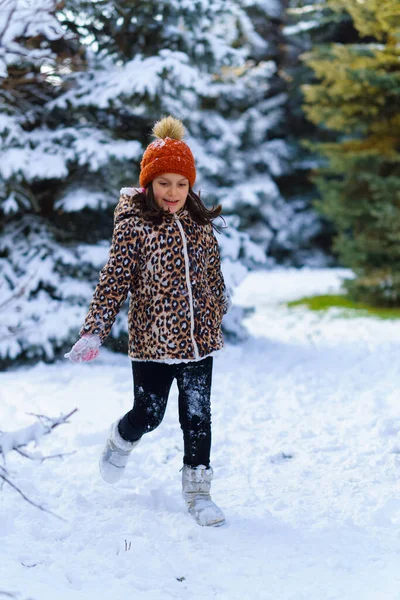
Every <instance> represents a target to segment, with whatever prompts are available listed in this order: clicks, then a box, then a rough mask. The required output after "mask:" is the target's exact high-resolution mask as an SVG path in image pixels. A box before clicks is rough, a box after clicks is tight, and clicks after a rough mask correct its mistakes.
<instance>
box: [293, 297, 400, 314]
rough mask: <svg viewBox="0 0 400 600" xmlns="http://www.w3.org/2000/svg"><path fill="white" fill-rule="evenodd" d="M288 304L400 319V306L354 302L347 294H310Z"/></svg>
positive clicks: (312, 308)
mask: <svg viewBox="0 0 400 600" xmlns="http://www.w3.org/2000/svg"><path fill="white" fill-rule="evenodd" d="M285 305H286V306H289V307H293V306H306V307H307V308H308V309H310V310H328V309H329V308H338V309H342V310H341V312H342V315H341V316H346V317H365V316H368V315H371V316H374V317H378V318H380V319H400V308H376V307H375V306H369V305H368V304H364V303H363V302H353V301H352V300H349V298H348V297H347V296H345V295H329V294H327V295H325V296H309V297H305V298H300V299H299V300H293V301H291V302H286V303H285Z"/></svg>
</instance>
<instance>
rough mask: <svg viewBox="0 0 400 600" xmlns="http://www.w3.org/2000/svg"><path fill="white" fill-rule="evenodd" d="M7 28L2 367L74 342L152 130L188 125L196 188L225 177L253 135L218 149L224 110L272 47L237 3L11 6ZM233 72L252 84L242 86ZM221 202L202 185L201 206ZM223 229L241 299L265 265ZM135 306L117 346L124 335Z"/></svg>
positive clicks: (48, 0)
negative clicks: (167, 119)
mask: <svg viewBox="0 0 400 600" xmlns="http://www.w3.org/2000/svg"><path fill="white" fill-rule="evenodd" d="M247 4H250V3H249V2H248V3H247ZM0 31H1V32H2V39H1V59H2V61H3V62H2V67H1V68H2V80H1V89H0V93H1V94H2V100H3V105H4V107H5V108H4V110H2V114H1V116H0V123H1V133H0V135H1V139H2V149H1V151H2V154H1V161H0V186H1V187H0V189H1V193H0V211H1V215H2V225H1V235H0V240H1V246H0V269H1V274H2V280H3V282H4V283H3V286H2V287H1V288H0V294H1V298H0V301H1V302H2V304H3V301H4V306H5V307H6V309H5V311H4V320H3V324H4V328H2V333H4V335H2V339H1V343H0V360H3V364H7V361H10V360H13V359H15V358H17V357H19V358H35V357H36V358H44V359H45V360H52V359H53V358H54V357H55V356H59V355H60V354H61V353H62V352H63V351H64V349H66V348H67V347H68V346H69V345H70V344H71V343H73V342H74V341H75V339H76V336H77V334H78V331H79V328H80V326H81V324H82V321H83V318H84V316H85V314H86V311H87V308H88V304H89V301H90V298H91V295H92V292H93V289H94V285H95V283H96V281H97V279H98V273H99V270H100V268H101V267H102V266H103V264H104V263H105V262H106V259H107V248H108V247H109V243H110V238H111V233H112V213H113V208H114V206H115V204H116V202H117V200H118V195H119V189H120V188H121V187H125V186H130V185H135V184H136V182H137V180H138V173H139V162H140V158H141V156H142V153H143V151H144V148H145V146H146V145H147V143H148V142H149V141H150V140H149V134H150V130H151V126H152V125H153V123H154V121H155V120H157V119H159V118H160V116H163V115H164V114H173V115H174V116H178V117H180V118H182V120H183V121H184V123H185V125H186V127H187V129H188V132H189V135H188V138H187V141H188V143H189V145H190V146H191V147H192V148H193V151H194V154H195V157H196V162H197V167H198V173H199V181H198V183H199V185H200V187H201V188H203V189H204V187H205V182H206V181H211V179H212V177H214V176H215V174H218V176H219V177H221V179H224V176H223V174H224V173H225V175H226V176H228V174H229V173H230V171H231V168H232V165H231V162H230V156H225V155H224V151H223V148H224V147H225V148H226V147H227V144H229V143H230V144H231V145H232V147H235V146H237V145H238V143H239V141H238V135H239V134H240V135H245V131H243V128H242V129H240V128H239V130H238V131H231V132H230V131H229V127H225V126H224V127H223V132H224V136H225V138H224V139H223V140H222V144H221V146H220V149H218V135H219V133H218V131H219V130H218V131H217V132H216V131H215V129H214V128H216V127H217V125H218V127H219V128H220V130H221V131H222V129H221V128H222V126H223V119H222V117H221V118H219V117H218V114H217V112H216V111H217V110H218V106H217V102H218V101H219V99H220V96H221V97H222V96H223V94H225V96H226V97H227V98H228V97H229V94H232V95H233V96H234V97H238V98H239V97H244V93H245V89H246V85H247V82H250V81H251V79H253V80H254V85H255V86H256V80H257V77H258V80H260V77H261V75H257V74H256V75H251V68H250V65H246V60H247V57H248V55H249V52H250V49H251V48H254V47H255V46H259V45H262V44H263V41H262V39H261V37H260V36H259V35H258V34H257V33H256V31H255V30H254V28H253V26H252V23H251V20H250V18H249V16H248V14H247V13H246V11H245V10H244V9H243V7H242V6H241V5H240V3H239V2H233V1H232V2H225V1H222V0H218V1H215V0H214V1H213V2H211V1H208V0H202V2H191V1H190V2H189V1H184V2H178V1H168V2H167V1H163V2H157V3H155V2H148V1H139V0H127V1H126V2H124V3H122V2H121V3H119V2H110V1H108V0H101V1H99V2H95V3H93V2H89V1H86V0H71V2H69V3H68V5H63V4H60V5H58V4H57V3H56V2H55V1H52V0H40V1H39V2H37V3H36V4H35V6H33V4H31V3H25V2H21V1H20V0H9V1H8V3H7V11H5V12H2V14H1V27H0ZM5 32H7V34H5ZM244 65H246V68H244ZM268 68H269V67H268ZM235 69H237V70H238V72H239V73H242V71H243V70H244V71H245V73H246V76H247V79H246V78H245V77H244V78H243V79H242V80H240V81H239V77H237V81H236V79H235V76H233V73H234V72H235ZM225 72H226V73H229V76H228V75H227V76H226V77H225V75H224V73H225ZM21 81H22V83H21ZM212 106H214V107H215V110H214V111H213V110H211V108H209V107H212ZM215 133H217V135H215ZM209 137H210V138H211V137H213V141H212V143H208V142H209V139H208V138H209ZM217 184H218V182H217V181H215V182H214V183H213V185H214V186H215V185H217ZM212 191H213V190H212V188H210V187H205V197H206V199H207V198H209V199H210V200H213V199H214V198H213V197H212ZM222 193H223V194H224V195H225V194H226V190H223V192H222ZM217 196H218V200H219V201H220V200H223V197H221V196H220V194H217ZM227 221H228V224H229V225H230V227H229V229H228V230H226V231H224V232H223V235H221V240H220V243H221V249H222V257H223V264H224V271H225V273H226V276H227V284H228V287H229V288H230V289H231V290H232V289H233V287H234V286H235V285H236V284H237V283H238V282H239V281H240V279H241V278H242V277H243V276H244V275H245V273H246V272H247V270H248V269H249V268H250V267H251V266H252V265H254V264H256V263H258V264H262V263H265V260H266V259H265V254H264V252H263V251H262V249H260V248H258V247H257V246H256V245H255V244H254V243H252V242H251V240H250V238H249V236H248V235H247V234H246V233H244V232H239V231H238V230H237V228H238V227H239V225H240V222H239V219H238V218H237V217H236V216H235V215H232V216H230V217H229V216H228V217H227ZM126 308H127V307H126V306H125V309H124V310H123V311H122V312H121V313H120V315H119V317H118V319H117V322H116V323H115V325H114V327H113V330H112V334H111V336H110V337H113V338H114V339H115V340H120V341H122V340H123V339H124V336H126ZM228 317H229V318H228ZM228 317H227V319H226V321H225V327H226V330H227V331H231V332H232V333H234V332H235V334H239V333H240V321H241V317H242V313H241V311H238V310H237V311H233V312H232V314H230V315H228ZM3 329H4V331H3Z"/></svg>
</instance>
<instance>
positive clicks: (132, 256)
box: [79, 196, 139, 343]
mask: <svg viewBox="0 0 400 600" xmlns="http://www.w3.org/2000/svg"><path fill="white" fill-rule="evenodd" d="M138 242H139V234H138V230H137V228H136V227H135V217H134V215H133V212H132V204H131V201H130V199H129V198H128V197H127V196H121V198H120V200H119V202H118V204H117V206H116V208H115V211H114V232H113V236H112V242H111V247H110V251H109V256H108V260H107V263H106V264H105V265H104V267H103V268H102V269H101V271H100V273H99V275H100V277H99V283H98V284H97V286H96V289H95V291H94V294H93V298H92V301H91V303H90V306H89V312H88V314H87V316H86V319H85V322H84V324H83V326H82V328H81V329H80V331H79V335H80V336H82V335H84V334H86V333H93V334H97V335H99V336H100V340H101V343H103V342H104V340H105V339H106V337H107V336H108V334H109V333H110V331H111V327H112V326H113V323H114V321H115V318H116V316H117V314H118V312H119V310H120V309H121V306H122V305H123V303H124V302H125V300H126V298H127V295H128V292H129V289H130V288H131V286H132V282H133V280H134V277H135V271H136V268H137V264H138V248H139V243H138Z"/></svg>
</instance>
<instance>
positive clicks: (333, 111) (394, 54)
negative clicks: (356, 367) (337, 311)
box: [304, 0, 400, 306]
mask: <svg viewBox="0 0 400 600" xmlns="http://www.w3.org/2000/svg"><path fill="white" fill-rule="evenodd" d="M327 4H328V6H329V8H330V9H331V10H332V11H334V12H335V13H336V14H339V13H340V12H344V11H345V12H347V13H348V14H350V16H351V18H352V19H353V22H354V26H355V28H356V29H357V30H358V32H359V35H360V37H361V40H360V42H359V43H352V44H346V45H343V44H331V45H328V46H322V47H319V48H317V49H315V50H313V51H312V52H309V53H306V55H305V56H304V59H305V61H306V62H307V64H308V65H310V66H311V67H312V69H313V70H314V72H315V74H316V76H317V78H318V83H316V84H313V85H306V86H304V94H305V105H304V110H305V111H306V114H307V116H308V118H309V119H310V120H311V121H312V122H314V123H316V124H318V125H319V126H320V128H321V132H322V134H323V133H324V132H325V131H326V130H328V131H329V130H333V131H336V132H339V134H340V138H339V140H338V141H337V142H324V143H321V144H319V145H318V146H317V149H318V150H319V151H320V152H321V153H322V155H323V156H324V157H325V159H326V164H325V166H324V167H323V168H321V169H319V170H318V174H317V177H316V183H317V185H318V187H319V190H320V192H321V196H322V199H321V201H319V202H318V203H316V204H317V208H318V209H319V210H320V211H321V213H322V214H324V215H326V216H327V217H329V218H330V219H332V221H333V222H334V224H335V226H336V228H337V235H336V237H335V241H334V250H335V251H336V252H337V253H338V255H339V257H340V259H341V261H342V263H343V264H344V265H346V266H348V267H351V268H352V269H353V271H354V273H355V277H354V279H351V280H347V281H346V282H345V287H346V289H347V290H348V293H349V295H350V296H351V297H352V298H353V299H355V300H363V301H367V302H370V303H372V304H375V305H382V306H398V305H399V304H400V251H399V247H400V246H399V239H400V236H399V230H400V207H399V200H400V195H399V186H400V166H399V165H400V116H399V105H400V60H399V58H400V44H399V42H400V9H399V4H398V2H396V1H395V0H379V1H378V0H369V2H368V3H361V2H357V1H356V0H351V1H350V0H349V1H345V0H328V3H327Z"/></svg>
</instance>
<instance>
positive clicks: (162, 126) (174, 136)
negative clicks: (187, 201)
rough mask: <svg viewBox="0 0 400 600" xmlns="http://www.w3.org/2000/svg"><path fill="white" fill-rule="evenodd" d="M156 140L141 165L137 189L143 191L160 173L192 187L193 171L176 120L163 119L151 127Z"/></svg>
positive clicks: (193, 168) (146, 152)
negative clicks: (177, 175) (178, 176)
mask: <svg viewBox="0 0 400 600" xmlns="http://www.w3.org/2000/svg"><path fill="white" fill-rule="evenodd" d="M153 135H154V137H155V138H156V140H155V141H154V142H152V143H151V144H149V145H148V146H147V148H146V150H145V152H144V154H143V158H142V161H141V163H140V179H139V181H140V185H141V186H142V187H144V188H145V187H146V186H147V185H148V184H149V183H150V182H151V181H153V179H154V178H155V177H157V176H158V175H162V174H163V173H178V174H179V175H182V176H183V177H186V178H187V179H188V180H189V183H190V185H191V186H192V187H193V185H194V182H195V180H196V167H195V162H194V157H193V154H192V152H191V150H190V148H189V146H188V145H187V144H186V143H185V142H184V141H183V138H184V136H185V128H184V126H183V124H182V122H181V121H179V119H174V117H171V116H169V117H165V118H164V119H161V120H160V121H157V123H155V125H154V127H153Z"/></svg>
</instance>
